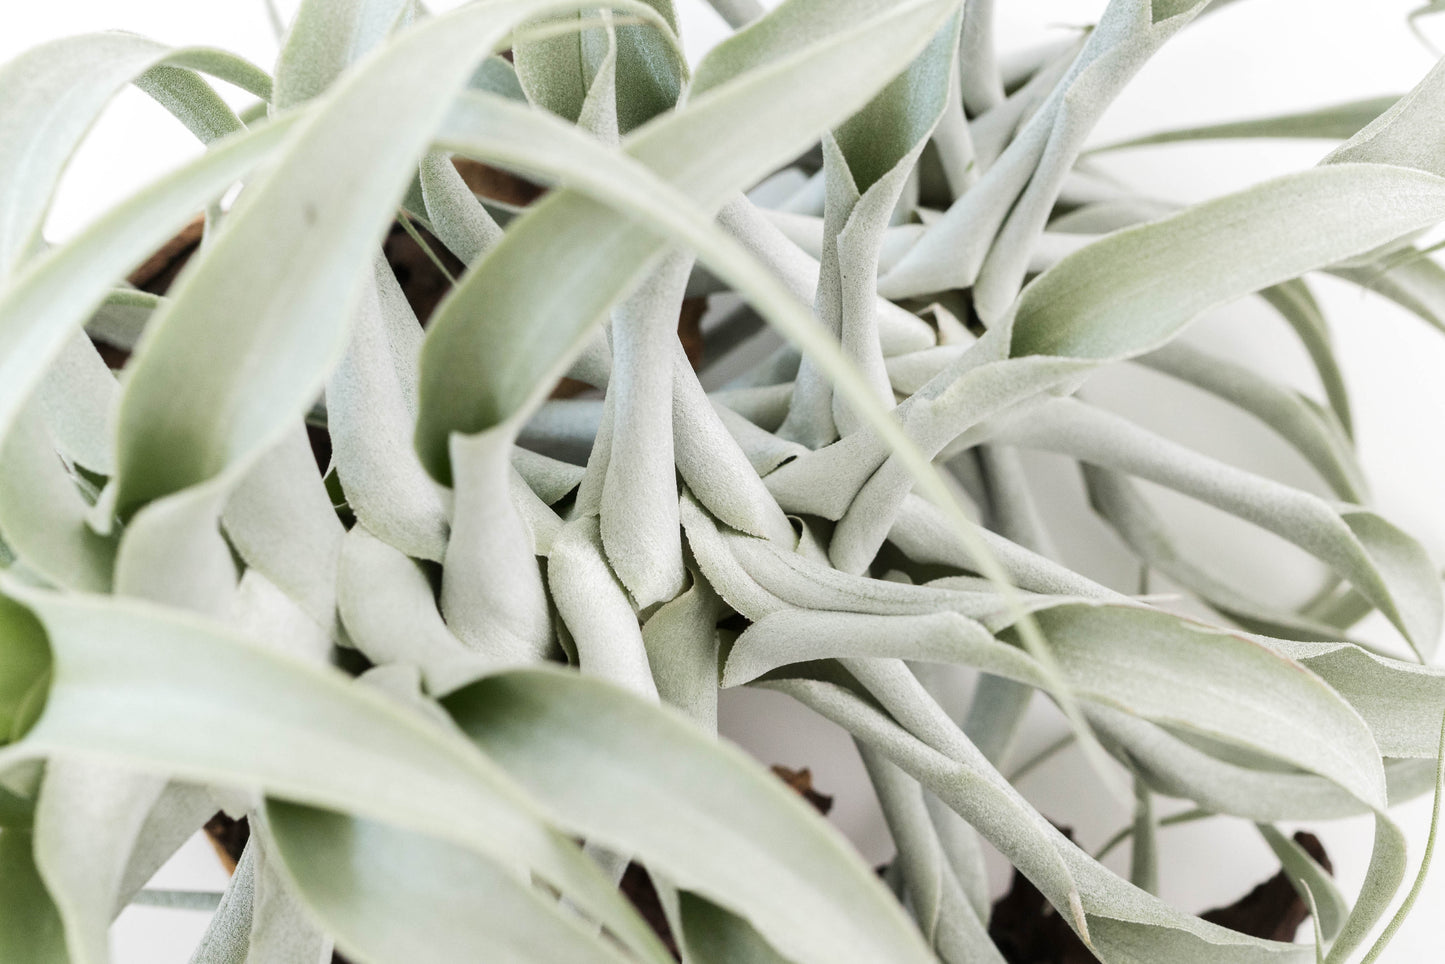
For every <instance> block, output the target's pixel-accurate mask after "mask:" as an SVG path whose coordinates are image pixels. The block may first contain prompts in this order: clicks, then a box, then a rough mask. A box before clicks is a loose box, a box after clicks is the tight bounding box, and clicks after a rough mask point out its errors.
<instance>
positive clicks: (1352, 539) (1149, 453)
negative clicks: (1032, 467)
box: [1006, 399, 1445, 654]
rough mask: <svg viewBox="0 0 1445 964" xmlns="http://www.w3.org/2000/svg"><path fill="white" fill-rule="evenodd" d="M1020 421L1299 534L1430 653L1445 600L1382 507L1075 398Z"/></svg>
mask: <svg viewBox="0 0 1445 964" xmlns="http://www.w3.org/2000/svg"><path fill="white" fill-rule="evenodd" d="M1013 424H1014V426H1016V427H1013V428H1010V429H1008V430H1006V432H1007V434H1008V436H1009V437H1011V438H1013V439H1014V440H1015V441H1018V442H1024V440H1025V438H1026V437H1029V436H1031V437H1032V441H1031V442H1026V443H1025V444H1033V443H1035V442H1040V443H1042V442H1044V440H1045V438H1046V437H1047V438H1048V439H1049V441H1048V442H1047V443H1045V444H1044V447H1047V448H1050V449H1052V450H1055V451H1066V452H1068V453H1069V454H1071V455H1073V456H1074V457H1075V458H1079V459H1082V460H1085V461H1089V462H1092V463H1096V464H1100V465H1104V466H1105V467H1107V468H1114V469H1119V470H1122V471H1125V472H1128V473H1130V474H1132V475H1136V476H1139V477H1141V478H1148V479H1150V480H1151V481H1155V482H1158V483H1160V484H1162V485H1166V486H1169V487H1171V488H1174V489H1177V490H1178V491H1180V492H1183V493H1185V494H1188V495H1190V496H1192V497H1194V498H1197V499H1200V500H1201V501H1204V502H1206V503H1209V504H1211V505H1214V506H1215V507H1217V508H1220V509H1223V510H1224V511H1226V512H1229V513H1231V514H1233V515H1237V516H1239V517H1240V518H1242V519H1244V520H1246V521H1248V522H1252V523H1254V524H1255V525H1258V526H1260V527H1262V528H1264V529H1267V530H1268V531H1270V532H1273V533H1275V534H1276V535H1279V536H1281V537H1282V538H1285V539H1287V540H1289V541H1290V542H1293V543H1294V544H1295V545H1297V546H1299V547H1300V548H1301V549H1303V550H1304V551H1306V552H1308V553H1310V554H1311V555H1313V556H1315V557H1316V558H1318V559H1320V560H1321V561H1322V562H1325V563H1326V564H1327V565H1329V566H1330V567H1331V568H1332V569H1334V570H1335V571H1336V572H1337V573H1339V574H1340V575H1341V576H1342V577H1344V578H1346V579H1348V580H1350V582H1351V583H1352V584H1353V585H1354V586H1355V588H1356V589H1357V590H1359V592H1360V593H1361V594H1362V595H1364V596H1365V597H1366V598H1368V599H1369V600H1370V601H1371V602H1372V603H1374V604H1375V605H1376V606H1377V607H1378V608H1379V609H1380V611H1381V612H1382V613H1384V614H1385V615H1386V616H1387V617H1388V618H1389V619H1390V621H1391V622H1392V623H1393V624H1394V625H1395V627H1396V628H1397V629H1398V630H1399V631H1400V633H1401V635H1402V636H1404V637H1405V639H1406V640H1407V641H1408V642H1409V643H1410V645H1411V646H1412V647H1413V648H1414V649H1415V650H1416V652H1417V653H1421V654H1426V653H1430V652H1433V650H1434V648H1435V646H1436V645H1437V643H1438V642H1439V636H1440V624H1441V618H1442V613H1441V611H1442V606H1445V603H1442V601H1441V599H1440V589H1439V579H1438V578H1437V576H1436V574H1435V572H1434V567H1433V566H1432V564H1431V563H1430V561H1429V558H1428V557H1427V555H1426V554H1425V551H1424V549H1423V548H1421V547H1420V545H1419V544H1418V543H1416V542H1415V541H1414V540H1413V539H1411V538H1410V537H1409V536H1407V535H1405V533H1403V532H1401V531H1400V530H1399V529H1397V528H1396V527H1394V526H1393V525H1391V524H1390V523H1389V522H1387V521H1385V520H1384V519H1382V518H1381V517H1380V516H1378V515H1375V514H1374V513H1372V512H1369V511H1368V510H1365V509H1360V508H1357V507H1353V506H1348V505H1345V506H1341V507H1339V508H1335V507H1332V506H1330V505H1329V504H1328V503H1326V502H1324V500H1322V499H1319V498H1318V497H1316V496H1313V495H1310V494H1308V493H1305V492H1303V491H1301V490H1299V489H1293V488H1290V487H1289V486H1286V485H1283V484H1281V483H1278V482H1274V481H1272V480H1268V479H1264V478H1262V477H1259V476H1255V475H1253V474H1251V473H1248V472H1245V471H1243V470H1241V469H1236V468H1233V467H1232V466H1228V465H1225V464H1224V463H1221V462H1216V461H1215V460H1213V459H1210V458H1208V457H1207V456H1203V455H1199V454H1198V453H1195V452H1193V451H1192V450H1189V449H1186V448H1184V447H1183V446H1178V445H1176V444H1175V443H1172V442H1168V441H1166V440H1164V439H1162V438H1158V437H1157V436H1153V435H1151V434H1150V433H1148V432H1145V431H1143V430H1142V429H1138V428H1137V427H1135V426H1133V425H1132V424H1130V423H1129V422H1127V421H1125V420H1124V419H1121V418H1118V417H1117V416H1113V415H1106V414H1104V413H1103V412H1102V411H1099V410H1097V409H1093V408H1090V407H1089V406H1087V405H1084V404H1083V403H1081V402H1078V401H1075V400H1072V399H1060V400H1057V401H1055V402H1051V403H1049V405H1048V406H1047V407H1046V408H1042V409H1039V410H1038V411H1036V412H1034V413H1032V414H1031V415H1030V416H1029V418H1028V419H1027V427H1025V426H1024V424H1023V423H1020V422H1014V423H1013ZM1066 426H1067V427H1066ZM1226 479H1228V480H1229V481H1228V482H1227V483H1226V482H1225V480H1226Z"/></svg>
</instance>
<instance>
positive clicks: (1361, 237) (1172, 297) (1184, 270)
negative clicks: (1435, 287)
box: [1012, 164, 1445, 361]
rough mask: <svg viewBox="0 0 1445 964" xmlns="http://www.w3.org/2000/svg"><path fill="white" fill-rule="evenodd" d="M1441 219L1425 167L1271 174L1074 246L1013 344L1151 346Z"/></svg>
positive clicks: (1093, 351) (1070, 352)
mask: <svg viewBox="0 0 1445 964" xmlns="http://www.w3.org/2000/svg"><path fill="white" fill-rule="evenodd" d="M1246 213H1247V216H1245V215H1246ZM1442 219H1445V181H1442V180H1441V179H1439V178H1437V177H1435V176H1434V175H1431V174H1426V173H1424V172H1421V171H1414V170H1409V169H1407V168H1402V167H1394V166H1386V165H1378V164H1360V165H1355V164H1334V165H1329V166H1327V167H1319V168H1313V169H1311V170H1308V171H1302V172H1300V173H1298V174H1291V175H1286V176H1285V177H1282V178H1277V179H1275V180H1272V181H1266V182H1265V183H1263V184H1259V185H1256V186H1254V187H1250V188H1246V189H1245V190H1243V191H1240V192H1237V193H1235V194H1230V195H1226V196H1225V197H1222V198H1218V199H1216V200H1213V201H1206V202H1204V203H1203V204H1199V205H1195V206H1194V207H1191V208H1187V209H1185V210H1184V211H1181V212H1180V213H1179V214H1176V215H1174V216H1172V217H1169V218H1165V219H1164V220H1162V221H1155V222H1152V223H1150V224H1145V225H1140V226H1139V227H1135V228H1129V229H1127V230H1124V231H1119V232H1117V233H1115V234H1111V235H1108V236H1107V237H1104V238H1102V239H1101V240H1099V241H1097V242H1095V243H1094V244H1091V245H1089V246H1088V247H1087V248H1085V249H1083V250H1082V251H1080V252H1078V253H1077V254H1074V255H1072V256H1070V257H1068V258H1065V259H1064V260H1063V261H1061V262H1060V263H1059V264H1058V265H1056V266H1055V267H1054V268H1053V269H1052V270H1050V271H1048V272H1045V273H1044V274H1043V275H1041V276H1040V277H1039V278H1038V280H1036V281H1035V282H1034V283H1033V284H1031V285H1029V287H1028V290H1027V291H1026V292H1025V293H1024V294H1023V295H1022V296H1021V298H1020V300H1019V305H1018V310H1017V314H1016V318H1015V321H1014V327H1013V349H1012V353H1013V354H1014V355H1027V354H1039V355H1067V356H1070V357H1075V358H1093V359H1099V360H1101V361H1102V360H1105V359H1110V360H1112V359H1117V358H1122V357H1129V356H1133V355H1136V354H1141V353H1143V352H1145V351H1148V350H1151V349H1153V348H1157V347H1159V346H1160V345H1162V344H1163V343H1164V342H1165V341H1167V340H1169V339H1170V338H1171V337H1172V336H1173V335H1174V334H1175V333H1177V332H1178V331H1179V330H1180V329H1181V328H1183V327H1184V325H1186V324H1188V323H1189V322H1190V321H1192V320H1193V319H1194V318H1195V317H1196V316H1198V315H1199V314H1200V313H1201V312H1203V311H1204V310H1206V309H1208V308H1211V307H1213V306H1215V305H1219V304H1223V303H1224V302H1227V301H1230V300H1232V299H1234V298H1237V297H1239V296H1241V295H1244V294H1248V293H1250V292H1251V291H1257V290H1259V289H1261V288H1265V287H1268V286H1270V285H1272V284H1278V283H1280V282H1282V281H1286V280H1288V279H1290V278H1294V277H1297V276H1299V275H1301V274H1303V273H1305V272H1306V271H1311V270H1314V269H1316V268H1321V267H1324V266H1326V265H1330V264H1333V263H1334V262H1337V261H1341V260H1344V259H1345V258H1348V257H1351V256H1352V255H1356V254H1360V253H1363V252H1365V251H1369V250H1371V249H1373V248H1376V247H1379V246H1380V245H1382V244H1385V243H1386V242H1389V241H1393V240H1395V239H1397V238H1400V237H1403V236H1404V235H1406V234H1409V233H1410V232H1412V231H1416V230H1419V229H1420V228H1423V227H1428V226H1429V225H1431V224H1434V223H1436V222H1438V221H1440V220H1442ZM1106 279H1107V280H1106Z"/></svg>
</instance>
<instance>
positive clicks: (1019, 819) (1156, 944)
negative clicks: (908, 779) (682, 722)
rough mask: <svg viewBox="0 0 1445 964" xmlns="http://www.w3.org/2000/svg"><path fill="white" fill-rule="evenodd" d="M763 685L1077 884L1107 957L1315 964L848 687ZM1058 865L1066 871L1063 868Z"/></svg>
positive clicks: (1042, 879) (1037, 878) (1048, 874)
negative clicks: (1154, 881) (1214, 919)
mask: <svg viewBox="0 0 1445 964" xmlns="http://www.w3.org/2000/svg"><path fill="white" fill-rule="evenodd" d="M764 685H766V686H767V687H768V688H770V689H778V690H781V691H783V692H785V693H787V694H788V695H790V696H793V697H794V698H795V699H798V700H799V701H800V702H802V703H804V705H806V706H808V707H810V708H811V709H813V710H815V711H816V712H818V713H820V714H822V715H823V716H825V717H826V718H828V719H831V720H833V721H834V722H836V723H838V724H839V725H841V726H843V727H845V728H846V729H848V730H849V732H851V733H853V734H854V736H855V737H858V738H859V739H861V740H864V741H866V742H867V743H869V744H870V745H872V746H874V747H875V748H876V749H878V750H879V751H880V752H881V753H882V754H884V755H885V756H886V757H887V758H888V759H889V760H891V761H892V762H893V763H894V764H896V765H897V766H898V767H899V768H900V769H902V770H903V771H904V772H906V773H908V774H909V775H910V776H912V777H913V778H914V779H916V780H918V781H919V782H920V783H922V784H923V785H924V786H926V787H928V788H930V789H931V790H933V791H934V792H935V793H936V794H938V796H939V797H940V798H941V799H942V800H944V801H945V802H946V803H948V804H949V805H950V806H952V807H953V808H954V809H956V810H957V811H958V812H959V813H960V814H962V815H964V816H965V817H966V818H967V819H968V820H969V822H970V823H972V824H973V825H974V826H975V827H977V828H978V829H979V832H980V833H981V834H982V835H983V836H984V837H985V838H986V839H988V840H990V841H992V842H993V843H994V845H995V846H997V847H999V848H1000V849H1001V850H1003V851H1004V852H1005V854H1007V855H1008V857H1009V859H1010V862H1012V863H1013V864H1014V866H1016V867H1019V868H1020V869H1021V870H1023V872H1024V873H1025V874H1026V875H1027V876H1029V878H1030V879H1031V880H1034V882H1035V883H1036V884H1039V883H1042V884H1043V885H1044V886H1045V887H1048V888H1049V890H1052V891H1055V892H1057V891H1058V890H1059V888H1060V887H1064V888H1067V887H1068V886H1069V878H1071V877H1072V878H1073V879H1075V880H1077V881H1078V890H1077V894H1078V895H1079V899H1080V901H1081V902H1082V907H1081V908H1077V909H1075V913H1078V912H1082V913H1087V915H1088V933H1089V936H1090V940H1091V942H1092V944H1093V947H1094V949H1095V952H1096V954H1098V955H1099V956H1101V957H1102V958H1103V959H1104V960H1106V961H1107V960H1112V959H1114V957H1115V956H1117V957H1118V958H1119V959H1121V960H1125V961H1128V960H1130V959H1131V957H1132V958H1133V959H1135V960H1153V959H1156V958H1157V957H1162V958H1163V959H1164V960H1168V959H1169V957H1168V953H1169V947H1170V944H1171V943H1174V944H1176V945H1180V946H1183V947H1185V948H1187V949H1188V951H1189V952H1191V955H1190V956H1186V955H1184V954H1179V955H1176V956H1177V958H1178V959H1180V960H1189V961H1191V962H1195V961H1198V962H1210V964H1237V962H1238V961H1239V959H1240V956H1241V955H1243V954H1246V953H1252V954H1256V955H1258V959H1259V960H1261V961H1288V962H1290V964H1304V962H1305V961H1306V960H1307V959H1308V958H1307V955H1308V954H1309V951H1308V949H1305V948H1296V947H1295V946H1293V945H1289V944H1278V943H1273V942H1268V941H1260V940H1258V939H1256V938H1251V937H1246V936H1244V935H1242V934H1238V933H1236V932H1233V931H1228V930H1225V929H1224V928H1221V927H1216V926H1214V925H1211V924H1207V923H1205V922H1204V921H1201V920H1200V919H1199V918H1197V917H1194V916H1192V915H1189V914H1185V913H1183V912H1181V911H1178V910H1176V909H1174V908H1173V907H1171V906H1170V905H1168V904H1165V903H1163V902H1162V901H1159V900H1158V899H1157V898H1154V897H1151V896H1150V895H1148V894H1146V893H1144V892H1143V891H1140V890H1137V889H1136V888H1133V887H1132V886H1131V885H1129V884H1128V883H1127V882H1125V881H1123V880H1121V879H1119V878H1118V877H1117V876H1115V875H1114V874H1113V873H1112V872H1110V871H1108V870H1106V869H1105V868H1104V867H1102V866H1101V865H1099V864H1098V863H1097V862H1095V861H1094V860H1092V859H1091V858H1090V857H1088V855H1086V854H1084V853H1083V852H1082V851H1080V850H1079V849H1078V848H1077V847H1076V846H1075V845H1074V844H1073V843H1072V842H1071V841H1069V840H1068V839H1067V838H1065V837H1064V836H1063V835H1062V834H1060V833H1059V832H1058V831H1057V830H1056V829H1054V828H1053V826H1052V825H1051V824H1049V823H1048V821H1047V820H1045V819H1043V817H1042V816H1040V815H1039V814H1038V813H1037V811H1035V810H1034V809H1033V808H1032V807H1031V806H1029V804H1028V803H1027V802H1025V801H1024V800H1023V799H1022V797H1019V796H1018V794H1017V792H1016V791H1014V790H1013V788H1012V787H1011V786H1010V785H1008V783H1007V781H1005V780H1003V778H1002V777H1001V776H997V775H996V771H993V769H992V768H991V767H989V766H988V764H987V762H986V761H983V760H982V758H981V757H978V758H977V759H976V760H975V761H974V762H972V763H971V764H965V763H962V762H959V761H957V760H955V759H952V758H950V757H948V756H946V755H945V754H943V753H941V752H939V751H938V750H937V749H935V748H933V747H930V746H928V745H927V744H926V743H924V742H923V741H922V740H920V739H918V738H917V737H916V736H914V735H913V734H911V733H909V732H907V731H906V730H904V729H903V728H902V727H901V726H900V725H899V724H898V723H896V722H895V721H893V720H892V719H891V718H889V717H888V716H887V715H886V714H885V713H883V712H881V711H880V710H878V709H877V708H876V707H875V706H873V705H870V704H868V703H865V702H864V701H863V700H862V699H860V698H859V697H858V696H857V695H856V694H855V693H853V692H852V691H851V690H849V689H847V688H845V687H844V686H842V685H839V684H837V683H834V682H826V681H821V680H814V679H786V680H784V679H779V680H772V681H769V682H768V683H766V684H764ZM1059 861H1063V863H1064V866H1065V867H1066V868H1067V870H1066V871H1061V870H1059V869H1058V867H1059V863H1058V862H1059ZM1041 889H1042V888H1041ZM1048 892H1049V891H1048V890H1046V891H1045V893H1048ZM1070 910H1071V909H1070V907H1069V905H1068V904H1065V905H1064V907H1062V908H1060V911H1061V914H1063V915H1067V916H1066V920H1069V921H1070V922H1071V923H1073V922H1074V921H1075V916H1074V913H1070Z"/></svg>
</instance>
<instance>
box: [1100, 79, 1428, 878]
mask: <svg viewBox="0 0 1445 964" xmlns="http://www.w3.org/2000/svg"><path fill="white" fill-rule="evenodd" d="M1399 99H1400V98H1399V97H1398V96H1394V95H1387V96H1385V97H1367V98H1364V99H1363V100H1352V101H1348V102H1346V103H1343V104H1331V105H1330V106H1328V107H1317V108H1315V109H1313V110H1304V111H1295V112H1292V113H1287V114H1273V115H1270V116H1268V117H1251V118H1248V119H1246V120H1237V121H1226V122H1224V123H1219V124H1204V125H1201V126H1198V127H1180V128H1175V129H1173V130H1166V131H1159V132H1158V133H1155V134H1143V135H1141V136H1139V137H1131V138H1128V139H1127V140H1122V141H1110V142H1109V143H1107V144H1101V145H1099V146H1098V147H1095V148H1093V149H1092V150H1090V151H1089V153H1090V154H1099V153H1103V152H1104V151H1118V150H1123V149H1125V148H1130V147H1147V146H1150V145H1154V144H1175V143H1179V142H1181V141H1210V140H1228V139H1232V138H1242V137H1243V138H1254V137H1289V138H1319V139H1324V140H1345V139H1347V138H1350V137H1353V136H1354V135H1355V134H1356V133H1358V132H1359V131H1360V129H1361V128H1363V127H1365V126H1366V125H1368V124H1369V123H1370V122H1371V121H1373V120H1374V119H1375V118H1376V117H1379V116H1380V115H1381V114H1383V113H1384V112H1385V111H1386V110H1388V109H1389V108H1390V107H1391V105H1393V104H1394V103H1395V102H1396V101H1398V100H1399ZM1318 896H1319V895H1316V897H1318Z"/></svg>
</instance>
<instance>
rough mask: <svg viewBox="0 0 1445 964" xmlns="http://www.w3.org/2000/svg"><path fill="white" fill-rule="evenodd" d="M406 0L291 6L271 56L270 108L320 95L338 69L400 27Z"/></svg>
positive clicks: (314, 1)
mask: <svg viewBox="0 0 1445 964" xmlns="http://www.w3.org/2000/svg"><path fill="white" fill-rule="evenodd" d="M409 8H410V4H409V3H408V2H407V0H342V2H340V3H334V2H325V3H323V2H317V0H306V2H303V3H302V4H301V5H300V6H299V7H298V8H297V10H296V16H295V17H294V18H293V19H292V21H291V28H290V30H289V31H287V34H286V42H285V43H284V44H283V45H282V47H281V53H280V56H278V57H277V59H276V93H275V109H276V110H278V111H279V110H286V109H288V108H291V107H295V106H296V105H297V104H300V103H302V102H303V101H307V100H310V99H311V98H313V97H316V96H318V95H319V94H321V93H323V92H324V91H325V90H326V89H327V88H328V87H330V86H331V85H332V84H334V83H335V82H336V79H337V78H338V77H340V76H341V74H342V72H343V71H345V70H346V69H347V68H348V67H350V66H351V65H352V64H354V63H355V62H356V61H358V60H360V59H361V58H362V57H363V56H365V55H366V54H367V53H368V52H370V51H371V50H372V49H374V48H375V47H377V46H379V45H380V44H381V43H382V42H383V41H384V40H385V39H386V36H387V34H389V33H391V32H392V30H394V29H395V28H396V27H398V26H400V25H402V23H403V20H404V18H407V15H408V12H409Z"/></svg>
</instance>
